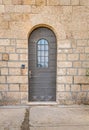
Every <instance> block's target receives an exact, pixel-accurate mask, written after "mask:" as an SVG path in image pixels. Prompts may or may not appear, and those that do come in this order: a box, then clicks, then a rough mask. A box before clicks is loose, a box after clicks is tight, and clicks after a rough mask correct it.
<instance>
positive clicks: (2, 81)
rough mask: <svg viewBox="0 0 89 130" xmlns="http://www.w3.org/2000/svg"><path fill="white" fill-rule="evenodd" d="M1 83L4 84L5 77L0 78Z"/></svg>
mask: <svg viewBox="0 0 89 130" xmlns="http://www.w3.org/2000/svg"><path fill="white" fill-rule="evenodd" d="M1 83H6V77H5V76H0V84H1Z"/></svg>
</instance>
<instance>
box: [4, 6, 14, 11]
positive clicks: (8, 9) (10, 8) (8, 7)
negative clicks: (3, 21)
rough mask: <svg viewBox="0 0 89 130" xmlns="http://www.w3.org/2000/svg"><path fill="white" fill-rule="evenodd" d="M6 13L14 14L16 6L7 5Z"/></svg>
mask: <svg viewBox="0 0 89 130" xmlns="http://www.w3.org/2000/svg"><path fill="white" fill-rule="evenodd" d="M5 12H6V13H13V12H15V6H14V5H5Z"/></svg>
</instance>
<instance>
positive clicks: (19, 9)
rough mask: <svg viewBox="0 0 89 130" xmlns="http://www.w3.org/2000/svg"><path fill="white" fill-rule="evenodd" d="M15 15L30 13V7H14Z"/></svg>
mask: <svg viewBox="0 0 89 130" xmlns="http://www.w3.org/2000/svg"><path fill="white" fill-rule="evenodd" d="M15 12H17V13H31V5H15Z"/></svg>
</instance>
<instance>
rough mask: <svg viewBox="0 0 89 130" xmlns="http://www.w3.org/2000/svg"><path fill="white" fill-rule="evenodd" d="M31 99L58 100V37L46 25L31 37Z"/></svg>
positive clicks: (36, 30)
mask: <svg viewBox="0 0 89 130" xmlns="http://www.w3.org/2000/svg"><path fill="white" fill-rule="evenodd" d="M28 53H29V55H28V57H29V101H55V100H56V37H55V35H54V33H53V32H52V31H51V30H50V29H48V28H44V27H40V28H37V29H35V30H34V31H33V32H32V33H31V35H30V37H29V51H28Z"/></svg>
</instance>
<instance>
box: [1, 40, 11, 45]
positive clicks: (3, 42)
mask: <svg viewBox="0 0 89 130" xmlns="http://www.w3.org/2000/svg"><path fill="white" fill-rule="evenodd" d="M1 45H2V46H8V45H10V40H9V39H0V46H1Z"/></svg>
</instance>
